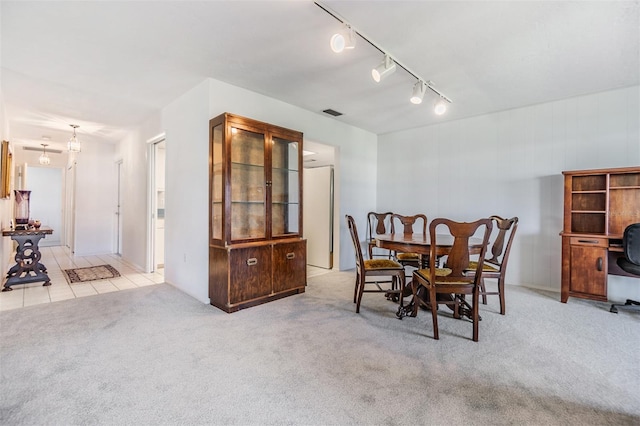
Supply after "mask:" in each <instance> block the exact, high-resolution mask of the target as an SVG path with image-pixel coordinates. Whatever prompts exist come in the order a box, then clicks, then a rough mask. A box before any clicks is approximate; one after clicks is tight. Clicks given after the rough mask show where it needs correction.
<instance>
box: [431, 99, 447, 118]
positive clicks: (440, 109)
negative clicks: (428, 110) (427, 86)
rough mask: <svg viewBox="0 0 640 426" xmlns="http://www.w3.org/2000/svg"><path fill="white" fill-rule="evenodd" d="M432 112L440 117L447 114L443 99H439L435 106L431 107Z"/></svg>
mask: <svg viewBox="0 0 640 426" xmlns="http://www.w3.org/2000/svg"><path fill="white" fill-rule="evenodd" d="M433 112H435V113H436V115H442V114H444V113H445V112H447V103H446V102H445V101H444V99H439V100H437V101H436V104H435V106H434V107H433Z"/></svg>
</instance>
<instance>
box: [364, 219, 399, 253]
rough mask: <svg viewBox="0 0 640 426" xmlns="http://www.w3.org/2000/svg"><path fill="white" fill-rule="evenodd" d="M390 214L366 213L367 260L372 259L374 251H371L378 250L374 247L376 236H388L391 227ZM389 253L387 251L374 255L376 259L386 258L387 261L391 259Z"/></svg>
mask: <svg viewBox="0 0 640 426" xmlns="http://www.w3.org/2000/svg"><path fill="white" fill-rule="evenodd" d="M392 215H393V213H392V212H385V213H376V212H369V213H367V239H366V242H367V246H368V247H367V249H368V250H367V251H368V254H369V259H373V256H374V251H373V249H374V248H375V249H377V250H382V249H378V248H377V247H376V235H379V234H390V233H392V232H391V227H392V225H393V223H392V221H391V216H392ZM391 255H392V253H391V251H389V250H387V251H386V253H379V254H375V256H376V257H386V258H387V259H391Z"/></svg>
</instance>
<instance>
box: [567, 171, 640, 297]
mask: <svg viewBox="0 0 640 426" xmlns="http://www.w3.org/2000/svg"><path fill="white" fill-rule="evenodd" d="M562 174H563V175H564V229H563V231H562V233H561V234H560V235H561V236H562V291H561V301H562V302H563V303H566V302H567V299H568V298H569V296H572V297H581V298H585V299H593V300H601V301H606V300H607V275H608V274H614V275H629V274H627V273H626V272H624V271H623V270H622V269H620V268H619V267H618V266H617V264H616V259H617V258H618V257H620V256H623V250H622V234H623V232H624V229H625V228H626V227H627V226H628V225H630V224H632V223H638V222H640V167H626V168H617V169H598V170H579V171H566V172H562ZM629 276H631V275H629Z"/></svg>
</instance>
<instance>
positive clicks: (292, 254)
mask: <svg viewBox="0 0 640 426" xmlns="http://www.w3.org/2000/svg"><path fill="white" fill-rule="evenodd" d="M295 258H296V254H295V253H293V252H292V253H287V260H291V259H295Z"/></svg>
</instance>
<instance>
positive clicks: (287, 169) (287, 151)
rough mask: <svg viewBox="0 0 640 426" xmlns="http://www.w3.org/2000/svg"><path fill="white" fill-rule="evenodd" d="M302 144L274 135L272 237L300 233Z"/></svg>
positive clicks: (272, 154)
mask: <svg viewBox="0 0 640 426" xmlns="http://www.w3.org/2000/svg"><path fill="white" fill-rule="evenodd" d="M299 149H300V144H299V143H298V142H296V141H290V140H287V139H284V138H280V137H277V136H274V137H273V138H272V148H271V235H272V236H274V237H278V236H286V235H290V234H298V233H299V232H300V224H299V223H298V221H299V217H300V199H299V197H300V170H298V168H299V163H298V159H299Z"/></svg>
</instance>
